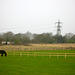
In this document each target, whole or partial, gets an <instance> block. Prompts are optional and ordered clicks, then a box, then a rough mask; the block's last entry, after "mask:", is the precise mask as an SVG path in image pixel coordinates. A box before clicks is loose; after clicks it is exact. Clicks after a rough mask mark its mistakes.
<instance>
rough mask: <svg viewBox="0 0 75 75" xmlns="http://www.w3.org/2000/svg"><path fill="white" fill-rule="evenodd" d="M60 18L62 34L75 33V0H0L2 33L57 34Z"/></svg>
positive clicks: (0, 28) (0, 27)
mask: <svg viewBox="0 0 75 75" xmlns="http://www.w3.org/2000/svg"><path fill="white" fill-rule="evenodd" d="M58 19H60V21H61V22H62V23H63V26H62V28H61V34H62V35H64V34H65V33H69V32H71V33H74V34H75V0H0V33H2V32H7V31H12V32H14V33H25V32H27V31H30V32H31V33H37V34H40V33H46V32H52V33H53V34H56V27H55V26H56V25H55V22H57V21H58Z"/></svg>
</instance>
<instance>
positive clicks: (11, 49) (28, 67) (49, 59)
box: [0, 44, 75, 75]
mask: <svg viewBox="0 0 75 75" xmlns="http://www.w3.org/2000/svg"><path fill="white" fill-rule="evenodd" d="M57 47H58V50H57V49H56V48H57ZM69 47H73V48H75V44H43V45H42V44H32V45H30V46H24V45H2V46H0V49H4V50H6V52H7V53H8V56H7V57H5V56H3V57H1V56H0V75H75V50H71V49H68V50H67V49H66V48H69ZM26 48H27V50H26ZM44 48H45V49H44ZM63 48H65V50H64V49H63ZM30 49H31V50H30ZM35 49H36V50H35ZM38 49H39V50H38ZM43 49H44V50H43ZM48 49H51V50H48ZM21 53H22V54H21ZM25 53H28V54H25ZM35 53H36V56H35ZM49 53H50V55H49ZM52 54H53V55H52ZM59 54H60V56H58V55H59ZM64 54H66V58H65V55H64ZM69 54H70V55H69ZM51 55H52V56H51Z"/></svg>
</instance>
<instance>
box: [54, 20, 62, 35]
mask: <svg viewBox="0 0 75 75" xmlns="http://www.w3.org/2000/svg"><path fill="white" fill-rule="evenodd" d="M55 24H57V26H56V27H57V35H58V36H60V35H61V27H62V26H61V24H63V23H62V22H60V19H58V22H55Z"/></svg>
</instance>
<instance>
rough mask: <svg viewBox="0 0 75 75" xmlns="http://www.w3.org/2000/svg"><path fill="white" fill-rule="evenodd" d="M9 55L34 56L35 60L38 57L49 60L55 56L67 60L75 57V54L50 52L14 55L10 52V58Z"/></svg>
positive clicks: (17, 53) (14, 54)
mask: <svg viewBox="0 0 75 75" xmlns="http://www.w3.org/2000/svg"><path fill="white" fill-rule="evenodd" d="M9 55H12V56H16V55H19V56H20V57H22V56H27V57H29V56H33V57H34V58H36V57H37V56H42V57H44V56H48V57H49V58H51V57H53V56H55V57H57V58H58V57H61V56H63V57H65V59H66V57H73V58H74V57H75V53H50V52H12V53H11V52H9V53H8V56H9Z"/></svg>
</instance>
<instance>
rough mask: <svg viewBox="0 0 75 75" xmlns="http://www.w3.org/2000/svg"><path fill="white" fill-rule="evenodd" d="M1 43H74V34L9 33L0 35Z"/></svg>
mask: <svg viewBox="0 0 75 75" xmlns="http://www.w3.org/2000/svg"><path fill="white" fill-rule="evenodd" d="M2 41H10V42H14V44H25V43H75V34H73V33H67V34H65V35H64V36H62V35H60V36H58V35H53V33H42V34H32V33H30V32H29V31H28V32H26V33H17V34H14V33H13V32H11V31H9V32H6V33H0V44H1V43H2Z"/></svg>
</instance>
